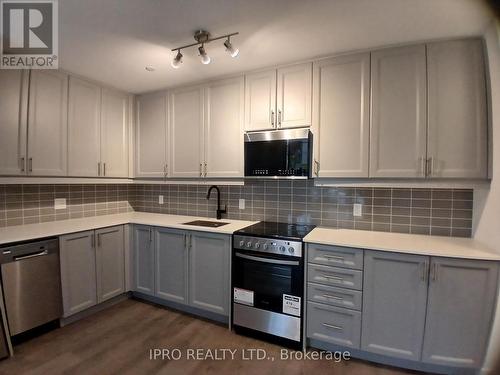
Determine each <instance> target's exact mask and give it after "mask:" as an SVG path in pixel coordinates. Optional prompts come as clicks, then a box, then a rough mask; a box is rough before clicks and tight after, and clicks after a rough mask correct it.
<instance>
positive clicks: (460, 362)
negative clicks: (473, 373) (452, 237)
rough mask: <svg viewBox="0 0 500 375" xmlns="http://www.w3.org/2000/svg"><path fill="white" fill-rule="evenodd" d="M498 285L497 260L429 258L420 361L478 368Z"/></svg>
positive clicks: (485, 343) (488, 331)
mask: <svg viewBox="0 0 500 375" xmlns="http://www.w3.org/2000/svg"><path fill="white" fill-rule="evenodd" d="M497 286H498V265H497V263H496V262H487V261H472V260H464V259H451V258H432V261H431V266H430V279H429V300H428V305H427V319H426V324H425V338H424V346H423V353H422V361H424V362H426V363H432V364H439V365H449V366H459V367H476V368H478V367H480V366H481V364H482V361H483V356H484V353H485V350H486V346H487V344H488V336H489V333H490V327H491V324H492V319H493V312H494V309H495V296H496V294H497Z"/></svg>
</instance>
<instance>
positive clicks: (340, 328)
mask: <svg viewBox="0 0 500 375" xmlns="http://www.w3.org/2000/svg"><path fill="white" fill-rule="evenodd" d="M322 324H323V325H324V326H325V327H326V328H332V329H336V330H338V331H342V330H343V328H342V327H339V326H336V325H333V324H328V323H322Z"/></svg>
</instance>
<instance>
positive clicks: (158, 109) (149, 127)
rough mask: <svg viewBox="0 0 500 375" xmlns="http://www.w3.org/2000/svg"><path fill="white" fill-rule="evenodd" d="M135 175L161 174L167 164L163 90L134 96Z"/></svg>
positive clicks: (159, 175)
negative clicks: (135, 114) (135, 103)
mask: <svg viewBox="0 0 500 375" xmlns="http://www.w3.org/2000/svg"><path fill="white" fill-rule="evenodd" d="M136 109H137V111H136V112H137V121H136V137H135V143H136V157H135V159H136V165H135V175H136V177H165V175H166V169H167V168H168V166H167V164H168V163H167V154H166V149H167V144H168V142H167V99H166V96H165V94H164V93H154V94H148V95H141V96H139V97H138V98H137V108H136Z"/></svg>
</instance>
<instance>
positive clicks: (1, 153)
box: [0, 70, 68, 176]
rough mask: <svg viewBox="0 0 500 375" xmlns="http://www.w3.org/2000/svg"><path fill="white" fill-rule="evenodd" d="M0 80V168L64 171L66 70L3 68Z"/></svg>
mask: <svg viewBox="0 0 500 375" xmlns="http://www.w3.org/2000/svg"><path fill="white" fill-rule="evenodd" d="M0 82H1V90H0V125H1V126H0V174H5V175H26V174H28V175H37V176H62V175H66V172H67V165H66V164H67V91H68V87H67V86H68V77H67V75H66V74H64V73H60V72H56V71H32V72H29V71H17V70H12V71H10V70H9V71H2V72H0ZM28 103H29V106H28Z"/></svg>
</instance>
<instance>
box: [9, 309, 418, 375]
mask: <svg viewBox="0 0 500 375" xmlns="http://www.w3.org/2000/svg"><path fill="white" fill-rule="evenodd" d="M152 348H164V349H170V350H172V349H176V348H177V349H179V350H180V351H179V352H176V351H173V352H171V354H175V355H177V354H179V353H180V354H181V356H182V359H180V360H167V359H165V360H160V359H158V360H151V359H150V349H152ZM197 348H200V349H202V351H200V352H199V353H202V357H204V356H205V355H209V354H208V353H212V354H215V353H217V354H218V355H219V357H220V358H221V357H222V350H220V349H231V350H233V351H235V354H234V357H235V359H234V360H231V359H230V358H231V355H230V353H229V352H227V351H226V358H228V359H226V360H217V359H213V360H211V359H206V360H201V359H192V356H191V359H187V355H188V350H189V349H197ZM249 348H254V349H263V350H265V352H266V356H267V357H269V358H272V357H274V358H275V360H274V361H273V360H272V359H265V360H246V359H243V355H244V354H243V353H244V350H245V349H249ZM207 349H210V351H207ZM216 349H219V350H217V351H216ZM280 350H281V347H279V346H275V345H272V344H268V343H265V342H262V341H258V340H254V339H251V338H247V337H242V336H238V335H236V334H234V333H232V332H230V331H229V330H228V329H227V328H226V327H224V326H222V325H219V324H216V323H212V322H209V321H205V320H202V319H199V318H195V317H192V316H189V315H186V314H183V313H180V312H176V311H173V310H168V309H165V308H162V307H158V306H155V305H151V304H147V303H143V302H139V301H135V300H126V301H123V302H121V303H119V304H117V305H115V306H112V307H110V308H108V309H106V310H104V311H101V312H98V313H96V314H94V315H92V316H90V317H88V318H85V319H82V320H80V321H78V322H76V323H73V324H70V325H68V326H66V327H63V328H59V329H55V330H53V331H50V332H48V333H46V334H44V335H41V336H39V337H36V338H33V339H31V340H29V341H27V342H24V343H22V344H19V345H18V346H16V347H15V353H16V354H15V356H14V357H13V358H9V359H6V360H3V361H0V374H9V375H18V374H23V375H24V374H51V375H55V374H72V375H74V374H86V375H87V374H99V375H103V374H134V375H136V374H182V375H188V374H217V375H219V374H258V375H266V374H270V375H278V374H286V375H293V374H338V375H347V374H349V375H350V374H352V375H401V374H416V372H411V371H405V370H401V369H397V368H391V367H386V366H379V365H375V364H372V363H369V362H364V361H359V360H355V359H351V360H349V361H343V362H339V363H335V362H333V361H329V360H318V361H313V360H302V361H299V360H281V359H280ZM190 353H191V355H193V354H194V353H195V352H193V351H191V352H190ZM196 353H198V352H196ZM245 353H246V354H245V355H246V357H247V358H248V357H249V355H250V352H248V351H247V352H245ZM261 353H263V352H262V351H261Z"/></svg>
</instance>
